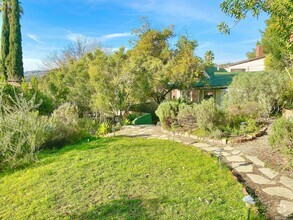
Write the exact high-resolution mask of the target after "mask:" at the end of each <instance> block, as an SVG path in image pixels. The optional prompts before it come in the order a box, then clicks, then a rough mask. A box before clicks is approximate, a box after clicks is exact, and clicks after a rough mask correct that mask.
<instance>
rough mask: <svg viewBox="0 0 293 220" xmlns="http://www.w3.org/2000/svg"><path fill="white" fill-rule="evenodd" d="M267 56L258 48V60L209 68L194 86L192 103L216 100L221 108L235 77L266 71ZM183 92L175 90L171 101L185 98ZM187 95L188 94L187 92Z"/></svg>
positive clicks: (260, 47) (190, 95)
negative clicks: (210, 99) (243, 73)
mask: <svg viewBox="0 0 293 220" xmlns="http://www.w3.org/2000/svg"><path fill="white" fill-rule="evenodd" d="M264 60H265V56H264V53H263V48H262V46H257V48H256V58H253V59H248V60H244V61H240V62H237V63H234V64H230V65H229V66H225V67H223V68H219V67H207V68H206V69H205V71H204V73H203V77H202V78H201V80H200V81H199V82H197V83H195V84H194V85H193V88H192V90H191V91H190V93H189V94H188V95H189V98H190V101H191V102H195V103H200V102H201V101H202V100H205V99H209V98H214V99H215V101H216V104H217V105H219V106H221V105H222V100H223V95H224V94H225V93H227V88H228V86H229V85H230V84H231V82H232V80H233V77H234V76H236V75H238V74H239V73H241V72H261V71H264V69H265V68H264ZM182 93H183V91H180V90H178V89H175V90H173V91H172V92H171V97H170V98H171V99H178V98H180V97H182V96H183V94H182ZM185 93H186V92H185Z"/></svg>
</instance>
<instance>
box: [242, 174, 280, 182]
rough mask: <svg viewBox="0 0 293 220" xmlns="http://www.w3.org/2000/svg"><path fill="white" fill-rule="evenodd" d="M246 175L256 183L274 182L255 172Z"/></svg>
mask: <svg viewBox="0 0 293 220" xmlns="http://www.w3.org/2000/svg"><path fill="white" fill-rule="evenodd" d="M247 176H248V177H249V178H250V179H251V180H252V181H253V182H254V183H257V184H265V185H266V184H276V182H275V181H272V180H270V179H267V178H265V177H263V176H260V175H256V174H247Z"/></svg>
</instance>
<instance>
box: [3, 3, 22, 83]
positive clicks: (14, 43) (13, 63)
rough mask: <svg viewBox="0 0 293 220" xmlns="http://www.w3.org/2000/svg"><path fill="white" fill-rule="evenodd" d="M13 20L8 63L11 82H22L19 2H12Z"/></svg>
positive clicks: (11, 22)
mask: <svg viewBox="0 0 293 220" xmlns="http://www.w3.org/2000/svg"><path fill="white" fill-rule="evenodd" d="M11 7H12V10H11V20H10V35H9V43H10V47H9V56H8V60H7V62H6V65H7V75H8V79H9V80H17V81H20V80H21V79H22V78H23V76H24V75H23V61H22V45H21V42H22V40H21V26H20V6H19V1H18V0H11Z"/></svg>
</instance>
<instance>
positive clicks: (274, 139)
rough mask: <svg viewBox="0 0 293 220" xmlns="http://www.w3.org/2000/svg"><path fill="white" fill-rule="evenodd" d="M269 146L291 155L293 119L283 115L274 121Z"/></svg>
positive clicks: (292, 148) (292, 151) (292, 153)
mask: <svg viewBox="0 0 293 220" xmlns="http://www.w3.org/2000/svg"><path fill="white" fill-rule="evenodd" d="M269 141H270V145H271V147H273V148H275V149H278V150H280V151H281V152H283V153H285V154H287V155H289V156H290V157H291V158H292V156H293V119H286V118H284V117H282V118H280V119H278V120H276V121H275V123H274V125H273V127H272V131H271V135H270V138H269Z"/></svg>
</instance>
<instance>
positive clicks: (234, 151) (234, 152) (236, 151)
mask: <svg viewBox="0 0 293 220" xmlns="http://www.w3.org/2000/svg"><path fill="white" fill-rule="evenodd" d="M240 153H241V151H240V150H233V151H232V154H240Z"/></svg>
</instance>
